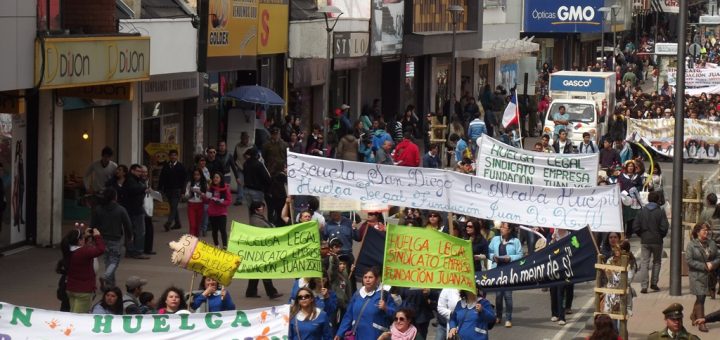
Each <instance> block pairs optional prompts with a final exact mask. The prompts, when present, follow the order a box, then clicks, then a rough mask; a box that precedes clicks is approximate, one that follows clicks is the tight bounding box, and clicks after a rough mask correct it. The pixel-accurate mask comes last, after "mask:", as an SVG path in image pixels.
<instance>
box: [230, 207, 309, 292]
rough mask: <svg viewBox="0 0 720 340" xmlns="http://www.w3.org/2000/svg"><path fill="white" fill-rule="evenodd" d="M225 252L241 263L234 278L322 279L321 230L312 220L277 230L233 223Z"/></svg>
mask: <svg viewBox="0 0 720 340" xmlns="http://www.w3.org/2000/svg"><path fill="white" fill-rule="evenodd" d="M227 250H228V251H229V252H231V253H233V254H237V255H238V256H240V258H241V260H242V261H241V262H240V266H239V267H238V269H237V271H236V272H235V275H234V276H233V278H235V279H292V278H298V277H322V263H321V262H320V230H319V228H318V224H317V222H315V221H310V222H304V223H299V224H294V225H291V226H287V227H278V228H259V227H254V226H251V225H247V224H242V223H239V222H236V221H233V222H232V230H231V231H230V239H229V240H228V249H227Z"/></svg>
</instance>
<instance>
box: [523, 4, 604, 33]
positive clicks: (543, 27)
mask: <svg viewBox="0 0 720 340" xmlns="http://www.w3.org/2000/svg"><path fill="white" fill-rule="evenodd" d="M603 2H604V1H603V0H525V10H524V17H525V18H524V22H523V24H524V28H523V31H525V32H531V33H550V32H554V33H600V32H601V30H602V26H601V24H602V13H601V12H600V11H598V9H600V7H603V5H604V4H603Z"/></svg>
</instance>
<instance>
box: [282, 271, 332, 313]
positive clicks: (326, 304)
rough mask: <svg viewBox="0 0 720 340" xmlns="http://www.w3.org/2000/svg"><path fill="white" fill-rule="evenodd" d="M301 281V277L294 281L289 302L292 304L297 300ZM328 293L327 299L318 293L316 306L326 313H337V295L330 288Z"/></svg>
mask: <svg viewBox="0 0 720 340" xmlns="http://www.w3.org/2000/svg"><path fill="white" fill-rule="evenodd" d="M299 282H300V280H299V279H298V280H295V282H293V286H292V289H291V290H290V299H288V303H289V304H291V305H292V304H293V303H294V302H295V297H296V296H297V292H298V290H299V289H300V285H299ZM326 288H327V287H326ZM328 294H329V296H328V298H327V299H326V298H323V297H322V296H318V295H317V294H316V295H315V307H317V308H320V309H322V310H323V311H325V313H327V315H335V312H336V311H337V295H336V294H335V292H334V291H332V290H331V289H330V288H328Z"/></svg>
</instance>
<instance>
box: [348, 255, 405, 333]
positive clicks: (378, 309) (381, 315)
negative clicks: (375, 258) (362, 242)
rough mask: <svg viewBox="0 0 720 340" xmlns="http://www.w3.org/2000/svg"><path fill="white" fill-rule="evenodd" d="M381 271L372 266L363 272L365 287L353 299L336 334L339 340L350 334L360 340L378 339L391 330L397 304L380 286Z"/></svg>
mask: <svg viewBox="0 0 720 340" xmlns="http://www.w3.org/2000/svg"><path fill="white" fill-rule="evenodd" d="M379 283H380V270H379V269H378V268H377V267H370V268H368V269H366V270H365V272H364V273H363V287H362V288H360V289H358V291H357V292H355V294H354V295H353V297H352V299H350V303H348V307H347V311H346V312H345V316H343V319H342V322H340V326H339V327H338V330H337V333H335V340H341V339H343V338H345V337H347V336H348V335H352V336H354V337H355V338H356V339H363V340H364V339H377V338H378V337H379V336H380V335H381V334H382V333H384V332H387V331H388V326H389V325H388V319H390V318H392V316H393V315H395V301H394V300H393V299H392V298H390V293H389V292H387V291H384V290H382V287H380V286H379Z"/></svg>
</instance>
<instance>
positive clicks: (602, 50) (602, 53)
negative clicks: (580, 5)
mask: <svg viewBox="0 0 720 340" xmlns="http://www.w3.org/2000/svg"><path fill="white" fill-rule="evenodd" d="M598 11H599V12H600V13H602V20H600V29H601V32H602V33H601V34H600V41H601V42H600V63H601V64H602V66H603V67H606V66H607V64H606V63H605V15H606V14H607V13H608V12H610V7H600V8H598Z"/></svg>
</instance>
